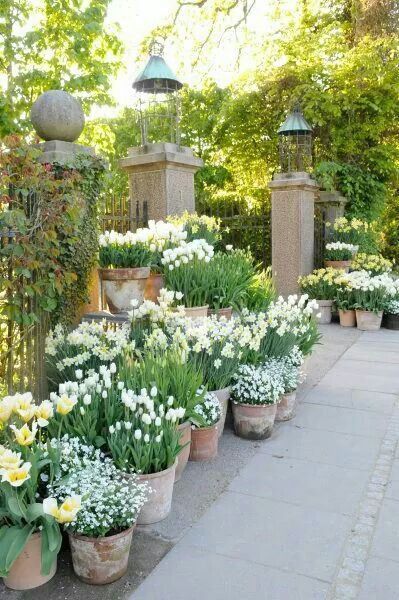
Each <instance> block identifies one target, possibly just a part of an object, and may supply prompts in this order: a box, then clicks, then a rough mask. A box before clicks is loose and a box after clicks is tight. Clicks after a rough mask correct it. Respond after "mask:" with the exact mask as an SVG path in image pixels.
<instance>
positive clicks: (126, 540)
mask: <svg viewBox="0 0 399 600" xmlns="http://www.w3.org/2000/svg"><path fill="white" fill-rule="evenodd" d="M133 530H134V526H133V527H130V528H129V529H126V530H125V531H122V532H121V533H117V534H116V535H110V536H108V537H99V538H92V537H86V536H85V535H75V534H73V533H70V534H69V544H70V546H71V554H72V562H73V570H74V571H75V574H76V575H77V576H78V577H79V579H81V580H82V581H84V582H85V583H91V584H92V585H104V584H105V583H112V582H113V581H116V580H117V579H120V578H121V577H122V576H123V575H124V574H125V573H126V571H127V565H128V561H129V552H130V546H131V544H132V535H133Z"/></svg>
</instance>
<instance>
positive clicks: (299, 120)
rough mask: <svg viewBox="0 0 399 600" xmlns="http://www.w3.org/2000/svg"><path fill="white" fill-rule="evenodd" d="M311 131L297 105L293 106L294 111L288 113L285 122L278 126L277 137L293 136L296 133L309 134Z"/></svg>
mask: <svg viewBox="0 0 399 600" xmlns="http://www.w3.org/2000/svg"><path fill="white" fill-rule="evenodd" d="M312 131H313V130H312V128H311V126H310V125H309V123H308V122H307V120H306V119H305V117H304V116H303V114H302V111H301V109H300V107H299V105H297V106H295V108H294V110H293V111H292V112H290V113H289V115H288V116H287V118H286V120H285V121H284V123H283V124H282V125H280V127H279V130H278V132H277V133H278V134H279V135H293V134H296V133H311V132H312Z"/></svg>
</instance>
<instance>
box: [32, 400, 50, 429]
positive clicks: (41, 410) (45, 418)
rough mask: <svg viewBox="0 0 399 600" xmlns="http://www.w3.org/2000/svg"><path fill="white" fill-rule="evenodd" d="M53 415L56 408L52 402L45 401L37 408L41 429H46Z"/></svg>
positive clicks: (37, 417)
mask: <svg viewBox="0 0 399 600" xmlns="http://www.w3.org/2000/svg"><path fill="white" fill-rule="evenodd" d="M53 415H54V407H53V404H52V402H50V400H43V402H42V403H41V404H39V406H36V419H37V422H38V425H39V427H46V426H47V425H48V422H49V420H50V419H51V418H52V416H53Z"/></svg>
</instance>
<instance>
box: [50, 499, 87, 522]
mask: <svg viewBox="0 0 399 600" xmlns="http://www.w3.org/2000/svg"><path fill="white" fill-rule="evenodd" d="M81 504H82V503H81V497H80V496H70V497H69V498H67V499H66V500H65V501H64V502H63V503H62V504H61V506H60V507H58V504H57V500H56V499H55V498H45V500H43V512H44V513H45V514H46V515H51V516H53V517H54V519H55V520H56V521H58V523H72V522H73V521H74V520H75V519H76V515H77V514H78V512H79V510H80V508H81Z"/></svg>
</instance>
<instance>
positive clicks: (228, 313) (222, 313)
mask: <svg viewBox="0 0 399 600" xmlns="http://www.w3.org/2000/svg"><path fill="white" fill-rule="evenodd" d="M211 315H216V316H217V317H218V318H220V317H225V318H226V319H228V320H230V319H231V317H232V316H233V309H232V308H231V306H230V307H229V308H216V309H215V310H212V309H211V308H208V316H211Z"/></svg>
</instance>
